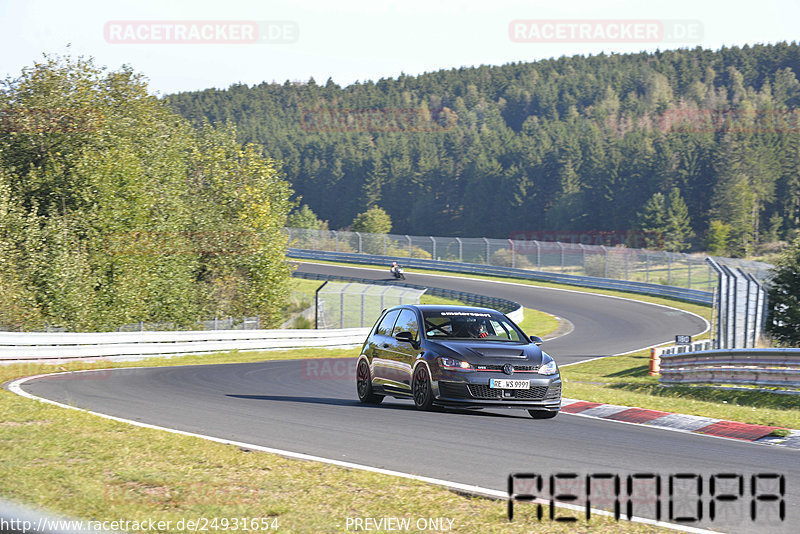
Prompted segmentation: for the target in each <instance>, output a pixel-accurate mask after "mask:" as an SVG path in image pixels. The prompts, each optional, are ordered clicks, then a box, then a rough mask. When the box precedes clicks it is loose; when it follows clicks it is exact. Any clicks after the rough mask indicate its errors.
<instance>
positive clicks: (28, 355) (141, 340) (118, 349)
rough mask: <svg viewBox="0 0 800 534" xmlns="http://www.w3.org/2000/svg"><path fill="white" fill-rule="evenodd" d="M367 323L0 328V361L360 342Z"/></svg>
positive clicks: (174, 353) (225, 350)
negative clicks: (303, 327)
mask: <svg viewBox="0 0 800 534" xmlns="http://www.w3.org/2000/svg"><path fill="white" fill-rule="evenodd" d="M368 332H369V329H368V328H345V329H340V330H235V331H234V330H203V331H191V332H135V333H131V332H100V333H34V332H25V333H17V332H2V333H0V364H2V363H20V362H31V361H46V360H51V361H64V360H70V359H76V358H107V359H112V360H119V359H132V358H137V357H149V356H169V355H173V356H177V355H182V354H205V353H211V352H227V351H232V350H240V351H252V350H271V349H294V348H306V347H325V348H337V347H352V346H355V345H360V344H361V343H363V342H364V338H365V337H366V335H367V333H368Z"/></svg>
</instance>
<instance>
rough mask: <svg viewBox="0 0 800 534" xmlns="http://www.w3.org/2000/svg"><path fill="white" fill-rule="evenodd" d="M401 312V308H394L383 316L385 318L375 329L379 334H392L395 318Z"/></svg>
mask: <svg viewBox="0 0 800 534" xmlns="http://www.w3.org/2000/svg"><path fill="white" fill-rule="evenodd" d="M399 314H400V310H392V311H390V312H389V313H387V314H386V315H384V316H383V320H382V321H381V324H379V325H378V328H377V329H376V330H375V333H376V334H377V335H379V336H390V335H392V327H393V326H394V322H395V319H397V316H398V315H399Z"/></svg>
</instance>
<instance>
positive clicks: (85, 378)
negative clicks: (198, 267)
mask: <svg viewBox="0 0 800 534" xmlns="http://www.w3.org/2000/svg"><path fill="white" fill-rule="evenodd" d="M318 268H321V269H324V271H325V272H337V271H338V270H339V269H342V271H341V272H344V271H345V270H346V271H347V273H348V274H350V275H351V276H361V277H368V276H371V275H370V273H372V275H376V276H378V277H381V278H386V275H388V271H387V272H386V273H385V274H383V273H381V272H377V271H369V270H363V269H355V270H353V269H345V268H338V267H333V266H325V267H320V266H318V265H308V264H307V265H305V266H304V267H303V269H304V270H310V269H318ZM408 281H409V282H411V283H417V284H426V283H430V284H431V285H437V286H439V287H451V288H458V289H461V290H464V291H472V292H475V293H482V294H490V295H493V296H500V297H506V298H511V299H513V300H515V301H517V302H520V303H521V304H523V305H525V306H527V307H532V308H537V309H541V310H545V311H548V312H550V313H553V314H554V315H557V316H559V317H564V318H566V319H568V320H569V321H571V322H572V323H573V325H574V326H575V329H574V331H573V332H571V333H570V334H568V335H566V336H564V337H562V338H558V339H554V340H552V341H548V342H546V343H545V345H544V347H543V348H545V349H546V350H547V351H548V352H550V353H551V354H553V355H554V357H555V358H556V360H557V361H559V363H565V362H569V361H576V360H579V359H583V358H587V357H595V356H602V355H608V354H614V353H619V352H625V351H630V350H634V349H636V348H641V347H644V346H648V345H652V344H655V343H658V342H662V341H665V340H668V339H671V338H672V337H673V336H674V335H675V334H677V333H681V334H696V333H698V332H700V331H702V330H704V329H705V327H706V325H705V323H704V321H702V320H700V319H698V318H696V317H693V316H691V315H687V314H684V313H680V312H676V311H675V310H670V309H667V308H659V307H655V306H651V305H646V304H640V303H634V302H631V301H626V300H620V299H609V298H605V297H599V296H594V295H587V294H582V293H573V292H563V291H555V290H545V289H537V288H524V287H520V286H513V285H502V284H496V283H494V284H493V283H491V282H486V281H471V280H456V279H451V280H447V279H443V278H439V277H430V276H429V275H424V274H417V273H411V274H409V275H408ZM356 353H357V351H353V356H355V355H356ZM353 376H354V360H353V359H351V358H348V359H340V360H302V361H274V362H263V363H250V364H231V365H208V366H186V367H167V368H150V369H119V370H114V371H112V372H108V371H105V372H100V373H96V372H86V373H80V374H74V375H70V376H69V377H66V376H64V375H62V376H60V377H51V378H42V379H37V380H32V381H29V382H27V383H26V384H25V385H24V386H23V389H24V390H25V391H26V392H29V393H31V394H33V395H37V396H41V397H45V398H48V399H52V400H56V401H60V402H64V403H69V404H72V405H75V406H78V407H82V408H87V409H91V410H94V411H97V412H102V413H105V414H109V415H114V416H117V417H122V418H127V419H131V420H136V421H142V422H146V423H150V424H154V425H158V426H164V427H170V428H175V429H180V430H184V431H188V432H194V433H200V434H206V435H210V436H215V437H218V438H224V439H230V440H235V441H241V442H246V443H251V444H256V445H261V446H266V447H273V448H278V449H284V450H289V451H295V452H300V453H305V454H311V455H316V456H321V457H325V458H330V459H334V460H341V461H348V462H353V463H357V464H364V465H370V466H373V467H380V468H385V469H392V470H396V471H402V472H405V473H413V474H418V475H424V476H429V477H435V478H439V479H444V480H449V481H454V482H459V483H463V484H472V485H477V486H481V487H485V488H491V489H495V490H501V491H504V490H505V489H506V484H507V478H508V475H509V474H510V473H519V472H527V473H537V474H540V475H545V477H547V476H549V475H557V474H560V473H578V474H580V475H588V474H601V473H610V474H616V475H620V476H622V477H623V488H624V480H625V479H624V477H625V476H626V475H629V474H648V473H652V474H656V475H659V476H660V477H661V479H662V497H661V502H662V509H661V519H662V520H668V519H669V514H670V513H672V514H673V517H693V516H696V515H697V507H696V502H697V499H696V497H695V495H696V494H693V493H692V491H691V490H694V489H695V486H693V485H692V484H696V482H697V480H696V478H695V479H693V480H689V482H686V480H683V481H677V482H676V486H675V488H676V489H675V492H674V497H673V504H674V508H673V510H672V512H670V507H669V496H668V495H669V484H668V481H669V477H670V475H675V474H687V475H697V476H699V477H702V479H703V489H702V497H701V500H702V501H703V518H704V519H703V521H700V522H691V523H688V525H690V526H693V527H703V528H713V529H714V530H722V531H726V532H796V528H794V527H791V525H793V524H794V525H796V524H797V521H798V519H800V490H799V489H798V487H800V452H798V451H797V450H793V449H788V448H783V447H773V446H768V445H760V444H753V443H746V442H738V441H735V440H730V439H721V438H712V437H707V436H701V435H696V434H688V433H681V432H673V431H668V430H662V429H653V428H648V427H644V426H641V425H639V426H637V425H629V424H625V423H618V422H612V421H604V420H596V419H588V418H583V417H580V416H574V415H569V414H561V415H559V416H558V417H556V418H555V419H552V420H543V421H537V420H533V419H531V418H530V417H529V416H528V414H527V412H525V411H514V410H507V411H503V410H484V411H476V412H468V411H444V412H430V413H423V412H417V411H416V410H415V409H414V408H413V405H412V403H411V402H410V401H397V400H393V399H386V401H384V404H382V405H380V406H365V405H361V404H359V403H358V401H357V398H356V394H355V384H354V378H353ZM565 396H569V391H568V390H566V391H565ZM769 473H780V474H783V475H784V476H785V481H786V486H785V495H784V497H783V498H784V500H785V504H786V516H787V517H786V520H785V521H780V520H778V519H777V514H778V513H777V506H778V502H779V501H778V502H768V501H766V500H764V499H761V500H759V501H758V502H757V511H758V517H757V519H756V521H755V522H754V521H752V519H751V516H750V513H751V500H752V497H751V486H752V480H751V478H750V477H751V476H752V475H759V474H769ZM719 474H735V475H743V476H744V478H743V479H742V481H743V488H744V492H743V495H742V496H740V497H737V498H736V499H735V500H734V501H730V502H726V503H718V505H717V514H718V515H717V518H716V520H715V521H714V522H709V520H708V519H707V518H708V515H709V502H710V501H709V499H710V496H709V490H710V484H709V482H710V479H711V476H712V475H719ZM546 480H547V478H545V481H546ZM676 480H677V479H676ZM765 480H766V479H759V483H760V484H761V485H758V486H757V493H759V494H766V493H770V492H773V491H774V492H776V493H777V492H778V489H777V486H776V485H775V484H772V485H770V484H769V483H767V482H764V481H765ZM683 483H686V484H688V486H686V487H684V486H682V485H681V484H683ZM544 487H545V490H544V491H545V493H544V495H542V496H544V497H547V496H548V493H547V488H548V484H547V482H545V486H544ZM687 487H688V488H689V489H688V490H687V489H686V488H687ZM721 487H722V486H721V485H719V484H718V486H717V491H718V493H719V492H721V491H723V490H722V489H720V488H721ZM559 488H562V487H561V486H559ZM728 490H729V491H734V490H730V488H728ZM623 491H624V489H623ZM559 492H561V491H559ZM687 495H688V496H689V497H690V498H688V500H687V499H683V500H682V499H681V497H682V496H687ZM653 500H654V499H653V498H649V499H648V498H642V499H641V500H637V501H636V503H635V505H634V514H635V515H641V516H648V517H652V516H653V514H654V513H655V506H654V503H653ZM622 503H623V512H624V503H625V500H624V499H623V501H622ZM723 504H724V506H722V505H723ZM497 506H498V507H500V508H501V509H504V506H505V505H504V503H500V502H498V504H497ZM525 506H529V507H532V506H534V505H531V504H527V505H523V504H520V505H518V510H525V508H524V507H525ZM529 510H530V509H529ZM518 513H519V512H518ZM560 513H562V515H572V516H577V515H578V513H577V512H570V511H562V512H560ZM720 516H725V517H727V520H722V519H721V518H720ZM340 521H344V518H332V524H333V523H336V522H340ZM672 522H675V521H672Z"/></svg>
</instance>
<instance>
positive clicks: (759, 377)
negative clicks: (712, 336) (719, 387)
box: [659, 349, 800, 389]
mask: <svg viewBox="0 0 800 534" xmlns="http://www.w3.org/2000/svg"><path fill="white" fill-rule="evenodd" d="M659 382H660V383H662V384H745V385H749V386H765V387H779V388H787V389H792V388H794V389H796V388H800V349H728V350H704V351H700V352H684V353H681V354H674V355H662V356H661V378H660V379H659Z"/></svg>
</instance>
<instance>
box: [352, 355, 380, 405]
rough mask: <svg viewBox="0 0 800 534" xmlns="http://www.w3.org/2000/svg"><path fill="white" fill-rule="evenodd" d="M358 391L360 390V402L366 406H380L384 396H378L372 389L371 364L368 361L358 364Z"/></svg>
mask: <svg viewBox="0 0 800 534" xmlns="http://www.w3.org/2000/svg"><path fill="white" fill-rule="evenodd" d="M356 389H358V400H360V401H361V402H363V403H365V404H380V403H381V401H382V400H383V395H377V394H376V393H375V392H374V391H373V389H372V377H371V376H370V372H369V364H368V363H367V361H366V360H361V361H359V362H358V367H357V368H356Z"/></svg>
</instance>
